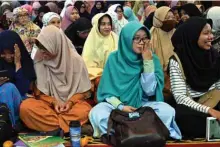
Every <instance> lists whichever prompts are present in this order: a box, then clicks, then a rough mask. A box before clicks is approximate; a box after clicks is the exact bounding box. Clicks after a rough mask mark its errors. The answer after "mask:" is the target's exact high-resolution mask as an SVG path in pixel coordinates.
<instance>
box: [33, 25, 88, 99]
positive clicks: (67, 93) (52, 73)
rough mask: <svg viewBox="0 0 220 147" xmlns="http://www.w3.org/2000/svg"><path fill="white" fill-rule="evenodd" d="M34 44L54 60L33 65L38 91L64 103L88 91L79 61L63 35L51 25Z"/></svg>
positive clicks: (82, 65)
mask: <svg viewBox="0 0 220 147" xmlns="http://www.w3.org/2000/svg"><path fill="white" fill-rule="evenodd" d="M37 40H38V41H39V42H40V43H41V44H42V45H43V46H44V47H45V48H46V49H47V50H48V51H49V52H50V53H51V54H53V55H56V57H55V58H54V59H52V60H48V61H46V60H41V61H39V62H36V63H35V70H36V74H37V88H38V89H39V90H40V91H41V92H43V93H44V94H46V95H49V96H52V97H54V98H56V99H57V100H60V101H67V100H68V99H69V98H71V97H72V96H73V95H74V94H76V93H83V92H86V91H88V90H89V89H90V88H91V83H90V80H89V76H88V71H87V69H86V66H85V63H84V61H83V59H82V57H81V56H80V55H79V54H77V53H76V52H74V50H73V49H72V48H69V45H68V39H67V37H66V36H65V34H64V32H63V31H62V30H60V29H58V28H57V27H55V26H53V25H49V26H46V27H45V28H43V29H42V31H41V33H40V34H39V36H38V37H37Z"/></svg>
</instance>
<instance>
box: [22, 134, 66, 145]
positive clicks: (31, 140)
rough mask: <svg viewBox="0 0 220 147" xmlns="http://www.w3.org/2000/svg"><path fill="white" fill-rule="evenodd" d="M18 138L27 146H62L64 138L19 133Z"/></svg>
mask: <svg viewBox="0 0 220 147" xmlns="http://www.w3.org/2000/svg"><path fill="white" fill-rule="evenodd" d="M18 138H19V139H20V140H21V141H22V142H24V144H25V145H26V146H28V147H42V146H43V147H63V143H65V140H64V139H62V138H61V137H59V136H34V135H29V134H21V135H19V137H18Z"/></svg>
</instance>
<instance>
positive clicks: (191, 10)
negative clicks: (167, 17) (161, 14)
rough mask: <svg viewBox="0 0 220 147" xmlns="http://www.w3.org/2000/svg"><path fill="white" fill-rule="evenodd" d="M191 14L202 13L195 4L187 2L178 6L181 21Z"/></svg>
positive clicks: (191, 15) (200, 14) (198, 14)
mask: <svg viewBox="0 0 220 147" xmlns="http://www.w3.org/2000/svg"><path fill="white" fill-rule="evenodd" d="M193 16H202V13H201V12H200V11H199V9H198V8H197V7H196V5H195V4H192V3H188V4H185V5H183V6H181V8H180V18H181V20H182V21H183V22H185V21H186V20H187V19H189V18H190V17H193Z"/></svg>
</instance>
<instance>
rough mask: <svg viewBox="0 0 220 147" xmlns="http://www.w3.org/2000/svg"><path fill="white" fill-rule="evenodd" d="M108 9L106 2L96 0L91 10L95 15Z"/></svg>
mask: <svg viewBox="0 0 220 147" xmlns="http://www.w3.org/2000/svg"><path fill="white" fill-rule="evenodd" d="M105 11H106V8H105V4H104V2H103V1H96V2H95V5H94V6H93V8H92V10H91V16H92V17H93V16H95V15H96V14H98V13H104V12H105Z"/></svg>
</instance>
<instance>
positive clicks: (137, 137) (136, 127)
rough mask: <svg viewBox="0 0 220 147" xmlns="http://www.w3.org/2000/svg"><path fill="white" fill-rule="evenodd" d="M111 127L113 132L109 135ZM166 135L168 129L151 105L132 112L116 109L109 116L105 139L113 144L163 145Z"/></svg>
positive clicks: (123, 146) (135, 146) (119, 146)
mask: <svg viewBox="0 0 220 147" xmlns="http://www.w3.org/2000/svg"><path fill="white" fill-rule="evenodd" d="M112 129H114V133H113V134H112V135H110V131H111V130H112ZM168 137H169V131H168V129H167V128H166V126H165V125H164V124H163V122H162V121H161V120H160V118H159V117H158V116H157V114H156V113H155V112H154V110H153V109H152V108H151V107H141V108H139V109H137V110H136V111H134V112H132V113H127V112H123V111H120V110H117V109H116V110H113V111H112V112H111V115H110V117H109V121H108V131H107V139H106V140H108V141H109V142H108V144H111V145H113V146H117V147H163V146H165V144H166V139H167V138H168ZM106 140H105V141H106Z"/></svg>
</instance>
